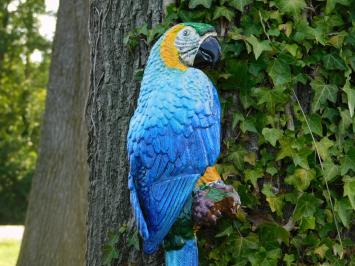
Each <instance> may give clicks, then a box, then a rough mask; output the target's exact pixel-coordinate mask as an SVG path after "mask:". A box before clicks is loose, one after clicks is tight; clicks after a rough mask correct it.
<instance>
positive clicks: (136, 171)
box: [128, 23, 240, 266]
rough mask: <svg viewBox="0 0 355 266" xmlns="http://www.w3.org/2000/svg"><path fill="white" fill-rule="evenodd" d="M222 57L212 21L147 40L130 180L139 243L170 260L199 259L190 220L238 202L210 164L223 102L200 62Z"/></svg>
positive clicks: (211, 217) (205, 220)
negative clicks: (151, 41)
mask: <svg viewBox="0 0 355 266" xmlns="http://www.w3.org/2000/svg"><path fill="white" fill-rule="evenodd" d="M220 57H221V47H220V45H219V43H218V41H217V38H216V32H215V30H214V28H213V27H212V26H210V25H208V24H202V23H182V24H178V25H175V26H174V27H172V28H171V29H169V30H168V31H167V32H166V33H165V34H164V35H163V36H162V37H161V38H160V39H159V40H158V41H157V43H156V44H155V45H154V46H153V48H152V51H151V53H150V56H149V58H148V63H147V65H146V68H145V70H144V76H143V81H142V85H141V90H140V95H139V98H138V106H137V109H136V110H135V113H134V115H133V117H132V119H131V121H130V127H129V132H128V156H129V163H130V172H129V181H128V186H129V189H130V198H131V204H132V207H133V211H134V216H135V219H136V224H137V227H138V230H139V233H140V234H141V236H142V238H143V240H144V243H143V249H144V251H145V252H146V253H153V252H155V251H156V250H157V249H158V248H159V246H160V245H161V244H163V246H164V248H165V250H166V255H165V260H166V264H167V265H168V266H173V265H179V266H182V265H198V252H197V244H196V237H195V235H194V232H193V226H194V224H195V225H196V224H197V225H213V224H215V223H216V220H217V218H218V217H220V216H221V215H223V214H225V215H228V213H232V214H233V213H235V211H236V208H237V207H238V206H239V204H240V200H239V196H238V194H237V193H236V192H235V191H234V189H233V188H232V187H231V186H228V185H225V184H224V183H223V181H222V180H221V178H220V176H219V174H218V172H217V170H216V167H215V163H216V160H217V157H218V156H219V153H220V138H221V107H220V103H219V99H218V94H217V91H216V89H215V87H214V85H213V84H212V82H211V81H210V80H209V78H208V77H207V76H206V75H205V74H204V73H203V72H202V71H201V70H200V69H199V68H203V67H206V66H213V65H215V64H216V63H217V62H218V61H219V60H220ZM216 192H217V193H216Z"/></svg>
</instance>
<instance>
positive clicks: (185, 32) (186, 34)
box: [182, 30, 190, 36]
mask: <svg viewBox="0 0 355 266" xmlns="http://www.w3.org/2000/svg"><path fill="white" fill-rule="evenodd" d="M189 34H190V32H189V31H188V30H184V31H183V32H182V35H183V36H189Z"/></svg>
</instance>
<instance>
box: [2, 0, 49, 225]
mask: <svg viewBox="0 0 355 266" xmlns="http://www.w3.org/2000/svg"><path fill="white" fill-rule="evenodd" d="M14 2H17V3H18V6H17V7H16V8H12V7H11V6H14ZM44 12H45V6H44V1H43V0H27V1H16V0H3V1H0V103H1V104H0V125H1V127H0V203H1V204H0V224H6V223H11V224H13V223H23V222H24V217H25V211H26V207H27V195H28V193H29V189H30V184H31V178H32V175H33V171H34V167H35V161H36V158H37V145H38V139H39V124H40V119H41V115H42V112H43V108H44V99H45V95H46V92H45V86H46V84H47V79H48V67H49V58H50V56H49V52H50V43H49V42H48V40H46V39H44V38H43V37H42V36H41V35H40V34H39V32H38V28H39V23H38V19H37V16H38V15H39V14H43V13H44ZM34 52H37V53H38V52H41V53H42V57H43V60H42V61H41V62H34V61H33V60H32V59H31V55H32V54H33V53H34Z"/></svg>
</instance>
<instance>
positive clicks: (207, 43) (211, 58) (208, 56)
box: [193, 36, 221, 68]
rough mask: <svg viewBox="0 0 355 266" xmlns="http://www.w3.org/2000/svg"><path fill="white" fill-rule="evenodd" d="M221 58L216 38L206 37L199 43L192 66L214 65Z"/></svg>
mask: <svg viewBox="0 0 355 266" xmlns="http://www.w3.org/2000/svg"><path fill="white" fill-rule="evenodd" d="M220 60H221V46H220V45H219V42H218V40H217V38H215V37H213V36H209V37H207V38H206V39H205V40H204V41H203V42H202V43H201V45H200V48H199V49H198V51H197V54H196V56H195V60H194V64H193V66H194V67H197V68H204V67H208V66H214V65H216V64H217V63H218V62H219V61H220Z"/></svg>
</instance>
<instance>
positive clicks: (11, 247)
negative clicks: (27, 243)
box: [0, 239, 21, 266]
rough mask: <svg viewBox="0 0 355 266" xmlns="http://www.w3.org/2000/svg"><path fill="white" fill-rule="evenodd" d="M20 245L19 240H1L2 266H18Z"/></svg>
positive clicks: (0, 260)
mask: <svg viewBox="0 0 355 266" xmlns="http://www.w3.org/2000/svg"><path fill="white" fill-rule="evenodd" d="M20 244H21V240H19V239H0V266H14V265H16V260H17V256H18V253H19V251H20Z"/></svg>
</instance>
